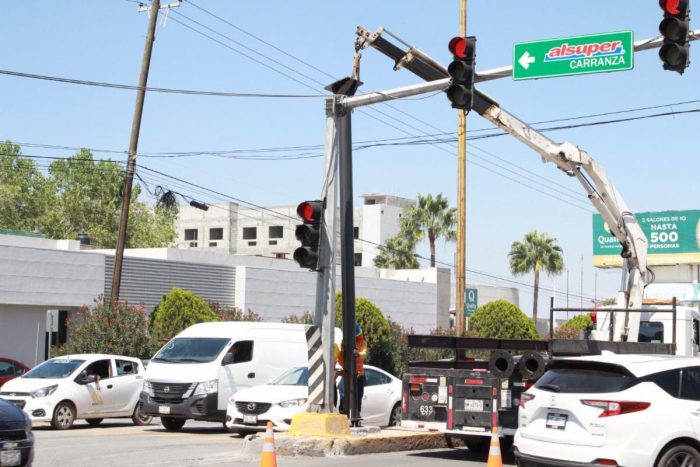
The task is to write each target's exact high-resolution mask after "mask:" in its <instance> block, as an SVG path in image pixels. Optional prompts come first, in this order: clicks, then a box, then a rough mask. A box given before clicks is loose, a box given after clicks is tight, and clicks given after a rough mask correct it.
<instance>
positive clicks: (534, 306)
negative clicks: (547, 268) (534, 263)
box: [532, 269, 540, 329]
mask: <svg viewBox="0 0 700 467" xmlns="http://www.w3.org/2000/svg"><path fill="white" fill-rule="evenodd" d="M539 294H540V271H538V270H537V269H535V290H534V297H533V300H532V321H533V322H534V323H535V329H536V328H537V297H538V295H539Z"/></svg>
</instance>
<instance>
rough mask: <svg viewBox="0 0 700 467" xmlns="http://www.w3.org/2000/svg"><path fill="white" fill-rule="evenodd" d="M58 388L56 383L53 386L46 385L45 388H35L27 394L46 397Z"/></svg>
mask: <svg viewBox="0 0 700 467" xmlns="http://www.w3.org/2000/svg"><path fill="white" fill-rule="evenodd" d="M57 388H58V384H54V385H53V386H46V387H45V388H41V389H37V390H36V391H32V392H30V393H29V394H31V396H32V397H33V398H34V399H36V398H38V397H46V396H50V395H51V394H53V393H54V392H56V389H57Z"/></svg>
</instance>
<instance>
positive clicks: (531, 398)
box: [514, 352, 700, 467]
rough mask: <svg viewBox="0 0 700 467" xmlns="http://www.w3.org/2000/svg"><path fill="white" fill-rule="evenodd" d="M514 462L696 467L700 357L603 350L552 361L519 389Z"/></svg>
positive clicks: (699, 460) (699, 453) (699, 451)
mask: <svg viewBox="0 0 700 467" xmlns="http://www.w3.org/2000/svg"><path fill="white" fill-rule="evenodd" d="M518 418H519V427H518V431H517V432H516V434H515V440H514V453H515V456H516V461H517V462H518V465H520V466H523V467H531V466H532V467H534V466H600V465H618V466H629V467H641V466H649V467H670V466H699V465H700V359H697V358H692V357H677V356H671V355H616V354H613V353H610V352H604V353H603V355H597V356H591V357H580V358H576V359H562V360H556V361H554V362H553V363H552V364H551V366H550V369H549V370H548V371H547V372H546V373H545V374H544V375H543V376H542V377H541V378H540V379H539V380H538V381H537V382H536V383H535V385H534V387H532V388H530V389H528V391H527V392H525V393H523V394H522V397H521V400H520V410H519V415H518Z"/></svg>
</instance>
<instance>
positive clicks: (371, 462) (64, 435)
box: [34, 419, 513, 467]
mask: <svg viewBox="0 0 700 467" xmlns="http://www.w3.org/2000/svg"><path fill="white" fill-rule="evenodd" d="M34 434H35V436H36V447H35V449H36V451H35V458H34V460H35V461H34V466H35V467H56V466H84V465H99V466H100V467H107V466H124V465H128V466H204V465H206V466H224V465H227V466H230V465H236V466H246V467H248V466H249V467H258V466H259V464H260V460H259V457H257V456H250V455H248V456H244V455H243V444H244V440H243V438H240V437H239V436H237V435H232V434H229V433H226V432H224V431H223V429H222V428H221V426H220V425H217V424H213V423H204V422H193V421H191V420H190V421H188V422H187V424H186V425H185V427H184V428H183V430H182V431H181V432H177V433H171V432H167V431H165V430H164V429H163V428H162V427H161V425H160V424H159V423H156V422H154V423H153V424H152V425H149V426H145V427H137V426H134V425H133V424H132V423H131V421H130V420H126V419H124V420H120V419H112V420H105V422H103V423H102V424H101V425H100V426H99V427H91V426H89V425H88V424H87V423H84V422H82V421H78V422H76V424H75V425H74V427H73V428H72V429H70V430H67V431H54V430H51V429H50V428H49V427H48V426H36V427H35V428H34ZM485 460H486V459H485V457H484V455H483V454H481V455H477V454H475V453H471V452H469V451H468V450H467V449H436V450H428V451H411V452H394V453H384V454H366V455H359V456H341V457H333V458H314V457H286V456H285V457H282V456H278V457H277V465H279V466H280V467H284V466H300V467H301V466H312V467H313V466H325V465H328V466H330V465H332V466H334V467H336V466H338V467H345V466H347V467H356V466H357V467H359V466H362V467H368V466H375V465H376V466H386V465H401V466H416V467H423V466H425V467H428V466H430V467H432V466H438V467H440V466H457V465H459V466H460V467H461V466H483V465H485ZM504 461H505V463H504V465H513V462H512V460H511V459H508V458H506V459H504Z"/></svg>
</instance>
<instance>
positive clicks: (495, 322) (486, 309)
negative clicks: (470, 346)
mask: <svg viewBox="0 0 700 467" xmlns="http://www.w3.org/2000/svg"><path fill="white" fill-rule="evenodd" d="M469 330H470V331H471V330H473V331H474V332H475V333H476V334H477V335H478V336H479V337H491V338H495V339H539V334H538V333H537V329H536V328H535V324H534V323H533V322H532V320H530V318H528V317H527V316H526V315H525V313H523V312H522V311H521V310H520V308H518V307H517V306H515V305H513V304H512V303H510V302H507V301H506V300H495V301H492V302H489V303H487V304H486V305H484V306H482V307H480V308H479V309H478V310H476V312H475V313H474V314H473V315H472V317H471V318H469Z"/></svg>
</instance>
